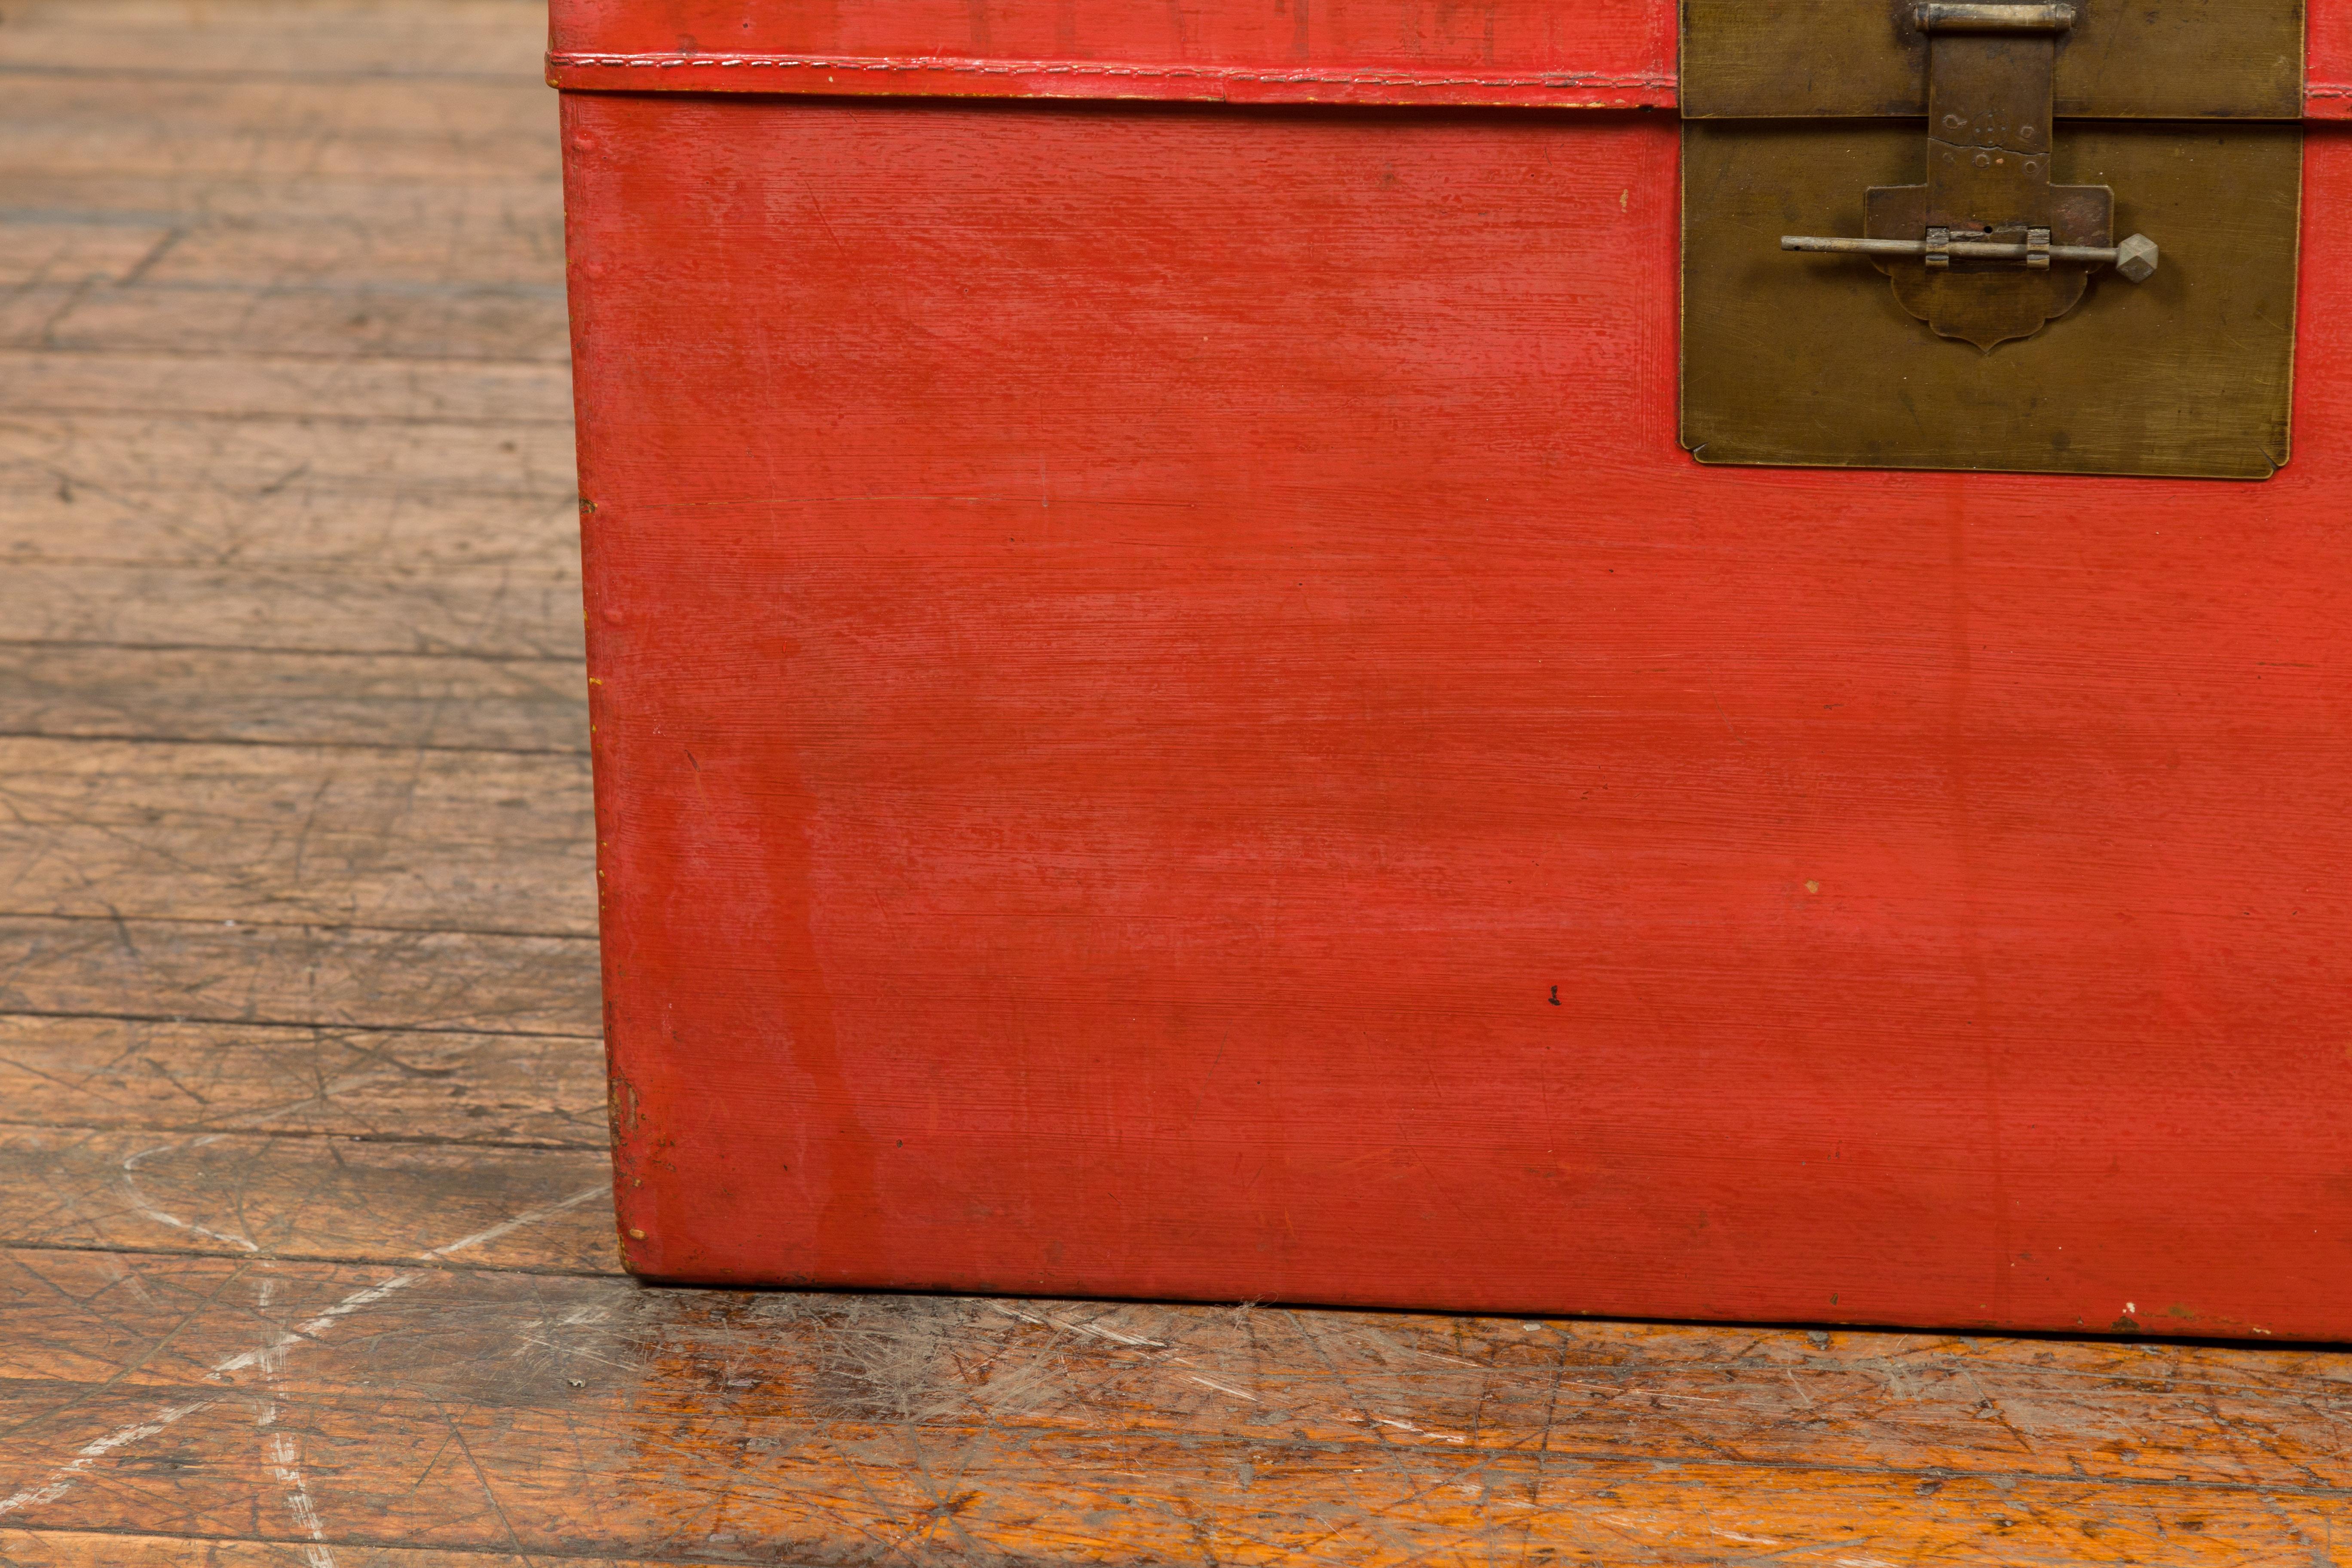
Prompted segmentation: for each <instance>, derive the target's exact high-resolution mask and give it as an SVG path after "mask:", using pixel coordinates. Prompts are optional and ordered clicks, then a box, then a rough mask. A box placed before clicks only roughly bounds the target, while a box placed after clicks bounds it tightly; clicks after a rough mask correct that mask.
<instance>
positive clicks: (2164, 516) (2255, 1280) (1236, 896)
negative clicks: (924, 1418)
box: [563, 94, 2352, 1339]
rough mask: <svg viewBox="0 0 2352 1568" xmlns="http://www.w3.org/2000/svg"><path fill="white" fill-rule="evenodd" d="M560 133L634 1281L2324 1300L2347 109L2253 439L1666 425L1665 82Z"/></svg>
mask: <svg viewBox="0 0 2352 1568" xmlns="http://www.w3.org/2000/svg"><path fill="white" fill-rule="evenodd" d="M563 124H564V134H565V147H566V157H567V163H568V179H569V182H570V186H569V193H568V194H569V205H570V211H571V214H572V217H571V224H572V232H571V254H572V285H573V310H574V325H575V334H576V349H577V356H578V358H577V374H578V379H577V388H578V398H579V406H580V412H581V416H582V419H581V429H582V437H581V440H582V447H581V473H582V486H583V496H584V497H585V498H586V499H585V502H584V504H583V529H584V537H585V541H586V572H587V589H588V601H589V635H590V650H591V663H592V670H593V676H594V679H595V680H596V682H597V685H596V686H595V688H594V692H593V696H594V702H595V712H596V723H597V731H596V736H595V742H594V743H595V753H596V766H597V770H598V808H599V824H600V826H599V837H600V845H601V856H602V867H603V869H602V872H601V875H602V877H603V878H604V899H605V903H604V936H605V963H606V972H605V982H606V1006H607V1012H608V1023H609V1037H610V1045H611V1051H612V1056H613V1061H614V1071H615V1088H614V1117H615V1125H616V1129H617V1133H618V1148H619V1154H620V1203H621V1214H622V1219H623V1224H624V1226H625V1238H626V1246H627V1248H628V1252H629V1256H630V1258H631V1261H632V1263H633V1265H634V1267H635V1268H638V1269H639V1270H641V1271H643V1272H646V1273H648V1274H651V1275H656V1276H663V1277H669V1278H676V1279H697V1280H714V1281H756V1282H792V1283H810V1282H813V1283H818V1284H835V1285H856V1286H886V1287H887V1286H903V1287H913V1288H925V1289H958V1290H1020V1291H1034V1292H1040V1293H1066V1294H1101V1295H1136V1296H1147V1297H1193V1298H1211V1299H1215V1298H1223V1299H1240V1298H1252V1299H1261V1300H1265V1299H1283V1300H1307V1301H1321V1302H1332V1303H1364V1304H1376V1305H1403V1304H1414V1305H1421V1306H1431V1307H1449V1308H1465V1309H1488V1310H1538V1309H1541V1310H1571V1311H1584V1312H1598V1313H1610V1314H1619V1315H1633V1316H1649V1315H1656V1316H1666V1317H1701V1318H1750V1319H1784V1320H1809V1321H1810V1320H1839V1321H1884V1322H1911V1323H1927V1324H1954V1325H1966V1324H1982V1325H2000V1326H2003V1327H2007V1328H2013V1329H2059V1330H2078V1329H2090V1330H2105V1329H2108V1328H2111V1327H2123V1328H2132V1327H2137V1328H2138V1329H2142V1330H2145V1331H2169V1332H2188V1333H2210V1334H2246V1335H2262V1334H2267V1335H2275V1336H2278V1337H2283V1338H2284V1337H2305V1338H2323V1339H2326V1338H2337V1339H2340V1338H2345V1337H2347V1336H2352V1226H2347V1223H2346V1220H2347V1212H2348V1211H2352V1121H2347V1118H2346V1117H2345V1115H2344V1113H2343V1110H2342V1107H2343V1105H2344V1103H2345V1100H2346V1097H2347V1094H2352V1060H2347V1054H2352V993H2347V984H2346V980H2347V976H2346V964H2347V959H2346V956H2345V955H2346V954H2347V952H2352V908H2348V907H2347V889H2352V875H2347V873H2352V723H2347V718H2352V713H2347V697H2346V688H2345V685H2344V678H2343V671H2344V669H2345V667H2346V662H2347V654H2352V503H2347V499H2346V498H2347V494H2352V488H2347V487H2352V355H2347V353H2345V352H2343V351H2344V349H2345V347H2346V344H2347V332H2352V321H2347V305H2352V259H2347V257H2346V254H2345V252H2344V251H2343V249H2342V248H2341V247H2336V246H2334V245H2333V244H2330V243H2327V242H2326V231H2327V227H2328V224H2329V222H2330V217H2329V215H2331V214H2333V213H2335V212H2337V211H2340V210H2342V209H2343V206H2344V205H2345V204H2346V202H2347V199H2352V140H2347V136H2346V135H2345V134H2343V133H2339V132H2335V131H2332V130H2330V129H2327V128H2315V129H2314V131H2313V132H2312V134H2311V138H2310V147H2309V157H2308V163H2307V190H2306V194H2305V196H2306V199H2305V210H2306V212H2307V213H2308V214H2309V215H2311V216H2310V218H2309V222H2310V223H2311V224H2312V225H2313V236H2314V237H2313V240H2312V241H2311V242H2310V243H2308V244H2307V247H2306V249H2305V268H2306V271H2305V289H2304V292H2303V296H2302V305H2301V312H2302V319H2301V322H2300V329H2299V330H2300V332H2301V340H2300V341H2301V345H2302V353H2301V354H2300V356H2299V367H2298V368H2299V377H2300V379H2299V384H2298V387H2297V394H2296V425H2295V447H2294V458H2293V461H2292V462H2291V464H2290V465H2289V466H2288V467H2287V468H2285V469H2284V471H2283V472H2282V473H2280V474H2279V476H2278V477H2277V478H2275V479H2273V480H2271V481H2269V482H2267V483H2262V484H2230V483H2211V482H2203V483H2200V482H2193V481H2159V480H2132V479H2068V478H2040V479H2035V478H2022V477H2000V476H1962V475H1953V474H1904V473H1875V472H1864V473H1824V472H1804V471H1789V470H1768V469H1738V468H1702V467H1699V466H1697V465H1696V464H1694V463H1693V462H1692V461H1691V460H1690V459H1689V458H1688V457H1687V456H1686V455H1685V453H1683V452H1682V451H1681V450H1680V449H1679V448H1678V447H1676V445H1675V437H1674V431H1675V321H1676V305H1677V300H1676V288H1677V284H1676V272H1675V261H1674V258H1675V244H1676V202H1677V195H1676V190H1675V171H1676V166H1677V163H1676V153H1677V134H1676V130H1675V125H1674V124H1673V122H1672V121H1670V120H1668V119H1666V118H1664V117H1662V116H1642V115H1622V116H1608V115H1586V116H1577V117H1573V118H1570V119H1560V118H1554V117H1548V116H1541V115H1520V114H1510V113H1497V112H1487V111H1454V110H1446V111H1421V112H1407V111H1347V112H1335V111H1331V110H1279V109H1257V110H1243V109H1231V108H1183V107H1164V106H1155V107H1139V106H1128V107H1121V106H1108V105H1102V106H1097V105H1088V106H1067V105H1060V106H1057V105H1013V104H964V103H953V102H932V103H917V102H876V101H872V100H854V101H853V100H820V99H804V100H795V101H792V102H789V103H788V102H784V101H779V100H759V99H754V98H744V97H724V98H722V97H707V98H681V97H676V96H666V95H620V94H576V95H572V96H569V97H567V99H566V100H565V104H564V117H563ZM1759 395H1761V389H1759Z"/></svg>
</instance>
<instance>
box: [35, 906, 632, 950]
mask: <svg viewBox="0 0 2352 1568" xmlns="http://www.w3.org/2000/svg"><path fill="white" fill-rule="evenodd" d="M0 921H26V922H28V923H29V922H32V921H73V922H77V923H89V924H98V925H110V926H121V925H126V924H127V925H132V926H221V927H231V928H238V929H243V928H248V927H249V928H251V929H252V930H255V931H326V932H330V933H332V934H335V935H354V936H366V935H387V936H487V937H501V938H509V939H512V940H515V941H519V942H520V941H529V942H594V941H595V940H596V933H595V931H593V930H586V931H583V930H580V929H578V928H576V927H575V928H574V929H572V930H571V931H538V930H530V929H524V928H520V927H502V926H455V925H450V926H412V925H370V924H367V923H364V922H362V921H333V920H324V919H312V920H269V919H267V918H265V917H260V916H248V915H236V916H219V915H123V914H118V913H116V912H114V911H113V910H108V911H107V912H106V913H104V914H97V913H82V912H78V911H73V910H0Z"/></svg>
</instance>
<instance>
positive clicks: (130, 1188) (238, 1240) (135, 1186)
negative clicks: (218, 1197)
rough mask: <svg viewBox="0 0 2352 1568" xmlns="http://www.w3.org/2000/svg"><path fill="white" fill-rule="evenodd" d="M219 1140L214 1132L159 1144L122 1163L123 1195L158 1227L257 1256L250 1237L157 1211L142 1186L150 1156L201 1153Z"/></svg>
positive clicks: (139, 1212)
mask: <svg viewBox="0 0 2352 1568" xmlns="http://www.w3.org/2000/svg"><path fill="white" fill-rule="evenodd" d="M220 1138H221V1134H219V1133H217V1132H214V1133H208V1134H206V1135H205V1137H202V1138H183V1139H181V1140H179V1141H178V1142H173V1143H158V1144H156V1145H155V1146H154V1147H153V1148H152V1149H142V1150H140V1151H139V1152H137V1153H135V1154H132V1155H131V1156H130V1157H129V1158H128V1159H126V1160H124V1161H123V1162H122V1176H121V1187H122V1195H123V1196H124V1197H125V1198H127V1199H129V1200H130V1203H131V1209H132V1210H133V1211H134V1212H136V1213H137V1214H138V1215H140V1216H141V1217H142V1218H144V1219H151V1220H153V1221H154V1222H155V1223H156V1224H157V1225H168V1226H171V1227H172V1228H173V1229H174V1230H184V1231H186V1232H187V1233H188V1234H189V1235H191V1236H201V1237H205V1238H206V1239H207V1240H211V1241H221V1242H226V1243H227V1244H228V1245H229V1246H231V1247H243V1248H245V1249H246V1250H247V1252H258V1251H260V1250H261V1248H260V1247H257V1245H255V1243H254V1240H253V1238H252V1237H249V1236H247V1235H245V1234H244V1233H243V1232H242V1231H235V1232H232V1231H225V1230H213V1229H211V1228H209V1227H207V1226H201V1225H197V1224H196V1223H195V1222H194V1221H193V1220H184V1219H182V1218H181V1217H180V1216H179V1215H175V1214H171V1213H167V1212H166V1211H165V1210H163V1209H162V1208H159V1207H157V1206H156V1205H155V1202H154V1200H153V1199H152V1198H150V1197H149V1196H148V1195H147V1194H146V1190H145V1189H144V1188H142V1187H141V1186H140V1184H139V1177H138V1170H139V1162H140V1161H142V1160H144V1159H147V1158H149V1157H150V1156H151V1155H155V1154H168V1153H170V1152H173V1150H175V1149H201V1148H203V1147H204V1146H205V1144H207V1143H216V1142H219V1141H220Z"/></svg>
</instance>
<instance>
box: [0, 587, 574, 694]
mask: <svg viewBox="0 0 2352 1568" xmlns="http://www.w3.org/2000/svg"><path fill="white" fill-rule="evenodd" d="M16 559H19V560H22V559H25V558H24V557H21V556H20V557H16ZM174 564H179V563H174ZM469 564H471V563H469ZM5 648H26V649H33V650H39V651H42V652H61V653H62V652H91V653H235V654H252V655H255V656H257V657H260V658H426V659H457V660H467V661H472V662H475V663H479V664H544V665H551V666H553V667H556V668H562V669H578V670H583V671H584V670H585V669H586V668H588V661H587V660H586V659H585V658H580V657H577V656H575V655H571V654H553V653H468V652H466V651H464V650H462V649H456V648H447V649H445V648H402V649H399V650H397V651H394V652H391V653H386V652H383V651H382V650H380V649H365V648H333V647H268V646H266V645H262V644H256V643H189V642H116V641H93V640H89V639H84V638H75V637H0V649H5ZM581 689H583V691H584V690H585V689H587V688H586V687H585V686H584V685H583V687H582V688H581Z"/></svg>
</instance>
